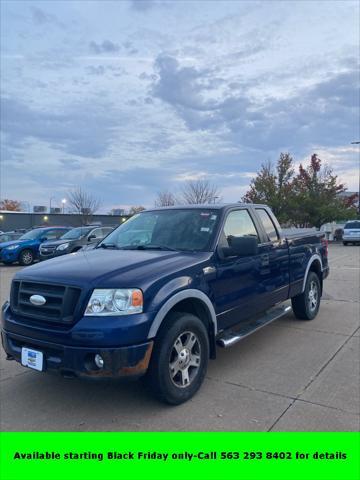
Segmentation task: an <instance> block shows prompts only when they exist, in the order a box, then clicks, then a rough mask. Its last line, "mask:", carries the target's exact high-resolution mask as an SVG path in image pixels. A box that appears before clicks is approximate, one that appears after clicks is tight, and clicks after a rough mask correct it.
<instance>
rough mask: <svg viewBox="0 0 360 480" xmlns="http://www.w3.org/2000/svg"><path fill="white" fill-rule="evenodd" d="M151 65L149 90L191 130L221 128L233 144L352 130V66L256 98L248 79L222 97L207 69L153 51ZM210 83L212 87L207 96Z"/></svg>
mask: <svg viewBox="0 0 360 480" xmlns="http://www.w3.org/2000/svg"><path fill="white" fill-rule="evenodd" d="M154 67H155V70H156V71H157V73H158V78H157V79H156V80H155V81H154V82H153V86H152V94H153V96H154V97H157V98H159V99H161V100H162V101H163V102H166V103H167V104H168V105H170V106H171V107H172V108H173V109H174V110H175V111H176V113H177V114H178V115H179V116H180V117H181V118H182V119H183V120H184V121H185V122H186V124H187V126H188V128H189V129H191V130H192V129H195V130H196V129H205V130H216V131H221V129H223V131H224V130H225V132H227V135H228V138H230V139H231V140H232V141H233V142H234V143H235V144H238V145H242V146H246V147H250V148H260V149H263V150H276V149H279V148H283V147H286V148H290V149H291V148H293V149H294V148H295V149H298V148H300V147H301V146H304V145H306V144H308V143H309V142H310V143H320V144H326V143H328V144H329V145H336V144H339V143H340V144H343V143H345V142H346V141H347V139H350V138H352V137H355V136H356V125H357V124H358V120H357V107H356V106H357V105H358V104H359V96H358V93H357V92H358V83H359V82H358V76H357V72H356V70H348V71H346V72H341V73H337V74H333V75H332V76H331V77H329V78H327V79H325V80H323V81H321V82H319V83H317V84H315V85H313V86H311V87H307V88H302V89H300V90H299V91H297V92H296V93H295V94H294V95H292V96H289V97H287V98H284V99H278V98H274V97H270V98H267V99H265V100H263V101H257V100H255V99H254V98H252V96H251V95H250V94H249V93H248V91H249V89H250V88H251V83H250V82H249V83H247V84H246V83H244V84H243V85H239V87H240V93H238V92H237V91H236V93H232V92H231V91H230V94H227V95H225V98H222V97H221V95H220V94H217V93H216V92H217V90H216V87H217V86H218V83H220V85H221V84H222V82H221V80H220V82H219V79H218V82H216V81H215V80H216V78H215V77H214V75H213V72H211V71H209V70H206V69H200V68H195V67H181V66H180V64H179V62H178V60H177V59H176V58H174V57H172V56H169V55H161V56H159V57H157V59H156V61H155V65H154ZM259 88H261V85H259ZM211 89H214V91H215V92H214V94H213V95H212V96H211V95H210V96H209V90H211Z"/></svg>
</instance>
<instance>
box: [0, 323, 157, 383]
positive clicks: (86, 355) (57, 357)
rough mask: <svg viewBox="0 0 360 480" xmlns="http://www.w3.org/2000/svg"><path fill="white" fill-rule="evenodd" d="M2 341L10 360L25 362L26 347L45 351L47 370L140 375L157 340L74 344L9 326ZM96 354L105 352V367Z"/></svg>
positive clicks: (78, 374)
mask: <svg viewBox="0 0 360 480" xmlns="http://www.w3.org/2000/svg"><path fill="white" fill-rule="evenodd" d="M1 341H2V345H3V348H4V350H5V352H6V354H7V358H8V360H16V361H17V362H19V363H21V350H22V348H23V347H27V348H32V349H34V350H38V351H40V352H42V353H43V358H44V365H43V371H49V372H53V373H60V374H62V375H64V376H74V377H93V378H94V377H98V378H99V377H135V378H137V377H140V376H142V375H144V374H145V373H146V370H147V368H148V365H149V361H150V357H151V352H152V348H153V343H154V342H153V341H148V342H146V343H142V344H140V345H131V346H126V347H120V348H116V347H114V348H109V347H105V348H104V347H98V348H96V347H74V346H68V345H59V344H55V343H49V342H44V341H40V340H37V339H36V340H35V339H33V338H28V337H25V336H22V335H17V334H14V333H11V332H7V331H6V330H2V332H1ZM96 354H99V355H101V356H102V358H103V360H104V367H103V368H101V369H100V368H98V367H97V366H96V365H95V362H94V357H95V355H96Z"/></svg>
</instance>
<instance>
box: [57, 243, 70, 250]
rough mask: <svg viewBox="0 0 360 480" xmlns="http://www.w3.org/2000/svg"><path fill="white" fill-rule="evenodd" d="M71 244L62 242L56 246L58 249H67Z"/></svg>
mask: <svg viewBox="0 0 360 480" xmlns="http://www.w3.org/2000/svg"><path fill="white" fill-rule="evenodd" d="M68 246H69V244H68V243H62V244H61V245H59V246H58V247H56V250H66V249H67V248H68Z"/></svg>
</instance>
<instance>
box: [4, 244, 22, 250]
mask: <svg viewBox="0 0 360 480" xmlns="http://www.w3.org/2000/svg"><path fill="white" fill-rule="evenodd" d="M19 247H20V245H19V244H18V243H17V244H16V245H10V246H9V247H5V249H6V250H15V248H19Z"/></svg>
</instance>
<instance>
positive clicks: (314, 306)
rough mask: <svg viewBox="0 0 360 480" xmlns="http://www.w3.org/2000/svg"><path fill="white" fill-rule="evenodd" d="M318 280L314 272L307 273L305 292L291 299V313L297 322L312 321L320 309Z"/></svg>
mask: <svg viewBox="0 0 360 480" xmlns="http://www.w3.org/2000/svg"><path fill="white" fill-rule="evenodd" d="M320 297H321V288H320V280H319V277H318V276H317V274H316V273H315V272H309V274H308V277H307V279H306V284H305V290H304V292H303V293H301V294H300V295H297V296H296V297H293V298H292V299H291V303H292V309H293V312H294V314H295V316H296V318H298V319H299V320H313V319H314V318H315V317H316V315H317V313H318V311H319V307H320Z"/></svg>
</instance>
